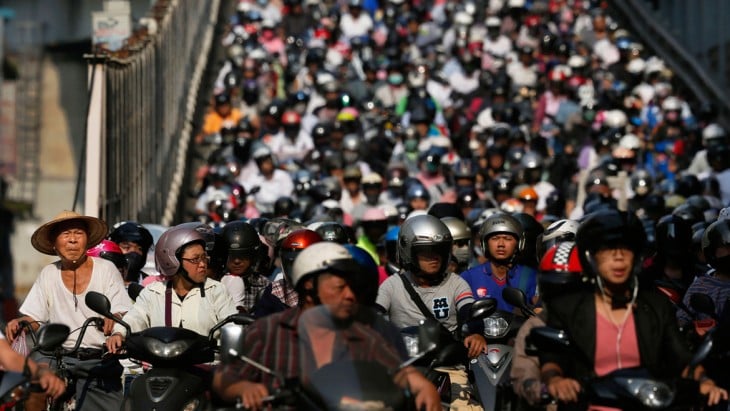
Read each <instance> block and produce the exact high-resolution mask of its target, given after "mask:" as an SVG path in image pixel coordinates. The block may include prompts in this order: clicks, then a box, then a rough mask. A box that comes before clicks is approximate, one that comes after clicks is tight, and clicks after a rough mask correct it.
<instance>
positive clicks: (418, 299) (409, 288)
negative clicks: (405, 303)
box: [398, 273, 436, 320]
mask: <svg viewBox="0 0 730 411" xmlns="http://www.w3.org/2000/svg"><path fill="white" fill-rule="evenodd" d="M398 276H399V277H400V279H401V281H403V287H404V288H405V289H406V292H407V293H408V295H409V296H411V300H413V302H414V303H415V304H416V307H418V309H419V310H421V313H422V314H423V315H424V316H425V317H426V318H433V319H434V320H436V317H435V316H434V315H433V313H432V312H431V311H430V310H429V309H428V308H426V304H424V303H423V300H421V297H420V296H419V295H418V293H416V290H414V289H413V285H411V282H410V281H409V280H408V278H406V276H405V274H403V273H400V274H398Z"/></svg>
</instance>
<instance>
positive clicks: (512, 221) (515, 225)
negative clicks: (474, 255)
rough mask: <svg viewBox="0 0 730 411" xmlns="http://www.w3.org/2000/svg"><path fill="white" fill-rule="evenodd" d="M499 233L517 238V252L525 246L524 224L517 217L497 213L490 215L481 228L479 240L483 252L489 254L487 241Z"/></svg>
mask: <svg viewBox="0 0 730 411" xmlns="http://www.w3.org/2000/svg"><path fill="white" fill-rule="evenodd" d="M497 234H509V235H512V236H514V237H515V239H517V253H520V252H522V250H523V249H524V248H525V237H524V235H523V228H522V224H520V222H519V221H517V219H516V218H514V217H512V216H511V215H509V214H506V213H496V214H492V215H491V216H489V218H487V219H486V220H485V221H484V224H482V227H481V228H480V229H479V241H481V246H482V252H483V253H484V255H486V256H489V247H488V246H487V241H488V240H489V238H490V237H492V236H494V235H497Z"/></svg>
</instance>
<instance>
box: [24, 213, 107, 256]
mask: <svg viewBox="0 0 730 411" xmlns="http://www.w3.org/2000/svg"><path fill="white" fill-rule="evenodd" d="M67 221H80V222H82V223H84V224H85V225H86V228H87V229H86V233H87V235H88V241H87V243H86V248H87V249H89V248H91V247H94V246H95V245H97V244H99V243H100V242H101V240H103V239H104V237H106V234H107V225H106V223H105V222H104V221H102V220H100V219H98V218H96V217H89V216H85V215H81V214H78V213H76V212H73V211H68V210H64V211H61V212H60V213H58V215H56V216H55V217H54V218H53V220H51V221H49V222H47V223H45V224H43V225H42V226H40V227H38V229H37V230H35V232H34V233H33V236H32V237H31V238H30V243H31V244H32V245H33V248H35V249H36V250H38V251H40V252H42V253H43V254H48V255H56V252H55V250H54V249H53V244H54V242H55V238H51V235H52V234H53V230H54V229H55V228H56V227H57V226H58V225H59V224H61V223H64V222H67Z"/></svg>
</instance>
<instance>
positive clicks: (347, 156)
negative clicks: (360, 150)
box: [342, 151, 359, 164]
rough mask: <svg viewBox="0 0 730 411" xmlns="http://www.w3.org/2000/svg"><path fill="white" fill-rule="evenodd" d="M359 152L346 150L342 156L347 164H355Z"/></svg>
mask: <svg viewBox="0 0 730 411" xmlns="http://www.w3.org/2000/svg"><path fill="white" fill-rule="evenodd" d="M358 157H359V156H358V154H357V153H355V152H352V151H345V152H344V153H342V158H343V159H344V160H345V163H347V164H354V163H356V162H357V159H358Z"/></svg>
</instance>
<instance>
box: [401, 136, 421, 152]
mask: <svg viewBox="0 0 730 411" xmlns="http://www.w3.org/2000/svg"><path fill="white" fill-rule="evenodd" d="M403 145H404V146H405V150H406V151H407V152H409V153H413V152H415V151H417V150H418V140H416V139H408V140H406V141H404V142H403Z"/></svg>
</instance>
